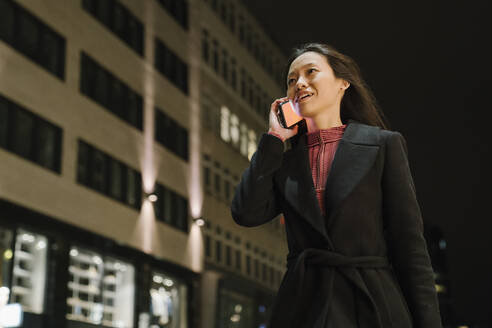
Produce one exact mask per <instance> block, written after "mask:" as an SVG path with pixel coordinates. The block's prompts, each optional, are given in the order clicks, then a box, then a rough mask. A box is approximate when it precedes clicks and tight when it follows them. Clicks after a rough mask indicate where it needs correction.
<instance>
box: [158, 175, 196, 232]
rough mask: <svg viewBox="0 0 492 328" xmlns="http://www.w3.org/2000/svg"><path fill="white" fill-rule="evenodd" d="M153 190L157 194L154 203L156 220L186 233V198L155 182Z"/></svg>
mask: <svg viewBox="0 0 492 328" xmlns="http://www.w3.org/2000/svg"><path fill="white" fill-rule="evenodd" d="M154 192H155V194H156V196H157V201H156V202H155V204H154V210H155V216H156V218H157V220H159V221H161V222H164V223H167V224H169V225H171V226H173V227H175V228H177V229H179V230H181V231H183V232H186V233H187V232H188V200H187V199H186V198H184V197H182V196H181V195H179V194H177V193H176V192H174V191H173V190H171V189H169V188H167V187H165V186H163V185H161V184H159V183H156V186H155V190H154Z"/></svg>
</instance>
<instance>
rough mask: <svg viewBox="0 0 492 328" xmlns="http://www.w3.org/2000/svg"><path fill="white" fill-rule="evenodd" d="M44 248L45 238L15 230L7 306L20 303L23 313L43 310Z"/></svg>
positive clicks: (41, 311)
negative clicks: (8, 302) (10, 283)
mask: <svg viewBox="0 0 492 328" xmlns="http://www.w3.org/2000/svg"><path fill="white" fill-rule="evenodd" d="M47 246H48V240H47V238H46V237H45V236H42V235H39V234H35V233H32V232H30V231H26V230H23V229H19V230H18V231H17V236H16V238H15V249H14V261H13V275H12V287H11V296H10V303H19V304H21V305H22V308H23V310H24V311H25V312H32V313H37V314H41V313H43V311H44V294H45V285H46V284H45V282H46V253H47V251H46V249H47Z"/></svg>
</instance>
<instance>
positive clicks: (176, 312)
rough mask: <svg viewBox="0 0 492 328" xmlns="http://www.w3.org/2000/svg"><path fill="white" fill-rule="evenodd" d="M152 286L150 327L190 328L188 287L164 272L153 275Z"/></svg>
mask: <svg viewBox="0 0 492 328" xmlns="http://www.w3.org/2000/svg"><path fill="white" fill-rule="evenodd" d="M150 286H151V287H150V300H151V304H150V309H151V316H150V327H155V328H157V327H159V328H164V327H165V328H180V327H188V322H187V313H188V310H187V303H188V301H187V294H188V288H187V286H186V285H185V284H184V283H183V282H181V281H180V280H179V279H177V278H175V277H172V276H171V275H169V274H167V273H162V272H154V273H153V274H152V281H151V282H150Z"/></svg>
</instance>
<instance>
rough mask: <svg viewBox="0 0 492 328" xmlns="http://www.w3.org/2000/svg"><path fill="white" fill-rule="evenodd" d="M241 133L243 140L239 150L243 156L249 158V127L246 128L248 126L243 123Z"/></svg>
mask: <svg viewBox="0 0 492 328" xmlns="http://www.w3.org/2000/svg"><path fill="white" fill-rule="evenodd" d="M240 133H241V140H240V146H239V150H240V152H241V155H243V156H248V127H247V126H246V124H244V123H241V128H240Z"/></svg>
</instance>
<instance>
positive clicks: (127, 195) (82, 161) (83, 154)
mask: <svg viewBox="0 0 492 328" xmlns="http://www.w3.org/2000/svg"><path fill="white" fill-rule="evenodd" d="M77 182H78V183H80V184H82V185H85V186H87V187H89V188H91V189H94V190H96V191H99V192H101V193H102V194H104V195H106V196H108V197H111V198H113V199H115V200H117V201H120V202H122V203H124V204H127V205H129V206H131V207H133V208H135V209H137V210H138V209H140V200H141V195H142V192H141V177H140V174H139V173H138V172H137V171H136V170H134V169H132V168H130V167H128V166H127V165H125V164H123V163H122V162H120V161H118V160H117V159H114V158H112V157H111V156H109V155H107V154H106V153H104V152H102V151H100V150H98V149H96V148H94V147H92V146H91V145H89V144H88V143H86V142H84V141H82V140H79V142H78V160H77Z"/></svg>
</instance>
